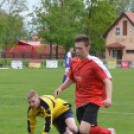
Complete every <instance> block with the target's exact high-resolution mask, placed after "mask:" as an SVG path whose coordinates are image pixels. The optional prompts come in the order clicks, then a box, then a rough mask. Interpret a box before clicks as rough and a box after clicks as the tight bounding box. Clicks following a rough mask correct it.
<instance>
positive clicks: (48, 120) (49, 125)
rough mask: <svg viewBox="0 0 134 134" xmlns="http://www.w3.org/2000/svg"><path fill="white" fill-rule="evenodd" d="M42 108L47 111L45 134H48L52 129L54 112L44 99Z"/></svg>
mask: <svg viewBox="0 0 134 134" xmlns="http://www.w3.org/2000/svg"><path fill="white" fill-rule="evenodd" d="M41 106H43V107H44V110H45V118H44V130H43V134H48V133H49V131H50V129H51V128H52V110H51V108H50V106H49V103H46V102H45V101H44V100H42V99H41Z"/></svg>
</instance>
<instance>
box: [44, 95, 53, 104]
mask: <svg viewBox="0 0 134 134" xmlns="http://www.w3.org/2000/svg"><path fill="white" fill-rule="evenodd" d="M44 97H45V98H47V99H49V100H51V101H52V103H53V107H55V102H54V101H53V100H52V99H51V98H50V97H48V96H44Z"/></svg>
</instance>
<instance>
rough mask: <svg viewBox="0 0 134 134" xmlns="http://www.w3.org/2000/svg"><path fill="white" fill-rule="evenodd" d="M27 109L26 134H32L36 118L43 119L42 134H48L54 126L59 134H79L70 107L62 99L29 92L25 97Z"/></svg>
mask: <svg viewBox="0 0 134 134" xmlns="http://www.w3.org/2000/svg"><path fill="white" fill-rule="evenodd" d="M26 99H27V102H28V103H29V108H28V112H27V117H28V120H27V123H28V133H29V134H34V130H35V126H36V117H37V116H39V117H42V118H44V129H43V134H48V133H49V132H50V130H51V128H52V125H54V126H55V127H56V128H57V131H58V132H59V133H60V134H72V132H73V133H74V134H80V133H79V129H78V128H77V126H76V124H75V120H74V116H73V112H72V109H71V106H70V104H69V103H68V102H66V101H64V100H62V99H56V100H55V99H54V97H53V96H51V95H42V96H40V97H39V96H38V94H37V93H36V92H35V91H33V90H31V91H29V92H28V93H27V95H26Z"/></svg>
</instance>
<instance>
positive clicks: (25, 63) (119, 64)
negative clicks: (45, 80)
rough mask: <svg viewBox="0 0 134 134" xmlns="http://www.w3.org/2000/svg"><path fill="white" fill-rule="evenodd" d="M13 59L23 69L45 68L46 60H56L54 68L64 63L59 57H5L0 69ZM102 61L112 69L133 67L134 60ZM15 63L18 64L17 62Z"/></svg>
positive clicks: (6, 66)
mask: <svg viewBox="0 0 134 134" xmlns="http://www.w3.org/2000/svg"><path fill="white" fill-rule="evenodd" d="M13 61H14V62H16V61H18V62H21V64H22V68H23V69H29V68H34V66H38V65H37V64H40V65H39V67H38V68H42V69H44V68H47V66H46V61H53V62H55V61H56V62H57V67H56V68H64V64H65V63H64V60H63V59H61V60H56V59H51V60H50V59H47V60H46V59H7V61H6V60H5V59H0V68H1V69H4V68H5V69H6V68H12V63H13ZM34 62H35V63H34ZM102 62H103V63H104V65H105V66H106V67H107V68H108V69H112V68H134V61H122V60H118V61H107V60H102ZM17 64H19V63H17ZM30 64H35V65H33V67H31V66H30ZM50 64H51V63H50ZM51 66H53V65H51ZM18 68H19V67H18ZM35 68H36V67H35ZM52 68H53V67H52Z"/></svg>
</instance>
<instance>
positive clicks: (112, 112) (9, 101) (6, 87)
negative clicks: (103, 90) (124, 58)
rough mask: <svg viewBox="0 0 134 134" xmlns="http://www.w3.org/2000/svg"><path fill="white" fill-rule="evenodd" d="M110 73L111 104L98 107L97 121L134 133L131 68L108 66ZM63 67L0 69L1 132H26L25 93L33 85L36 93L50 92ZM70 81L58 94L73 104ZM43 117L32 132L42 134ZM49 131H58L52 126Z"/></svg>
mask: <svg viewBox="0 0 134 134" xmlns="http://www.w3.org/2000/svg"><path fill="white" fill-rule="evenodd" d="M110 72H111V74H112V76H113V105H112V107H110V108H108V109H105V108H101V109H100V110H99V116H98V123H99V125H100V126H102V127H105V128H107V127H114V128H115V129H116V132H117V134H134V123H133V122H134V78H133V77H134V69H115V70H110ZM63 74H64V69H22V70H13V69H9V70H0V134H26V133H27V107H28V104H27V102H26V99H25V95H26V93H27V92H28V91H29V90H31V89H34V90H36V91H37V92H38V94H39V95H43V94H51V95H53V93H54V90H55V89H56V88H58V86H60V84H61V81H62V76H63ZM74 88H75V85H72V86H71V87H70V88H68V89H67V90H65V91H63V92H62V94H61V95H60V96H59V97H60V98H63V99H65V100H67V101H68V102H70V103H71V104H72V108H73V111H74V113H75V104H74V96H75V95H74ZM43 124H44V123H43V119H41V118H38V121H37V127H36V131H35V134H41V133H42V130H43ZM50 134H58V133H57V131H56V129H55V128H54V127H53V128H52V130H51V132H50Z"/></svg>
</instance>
